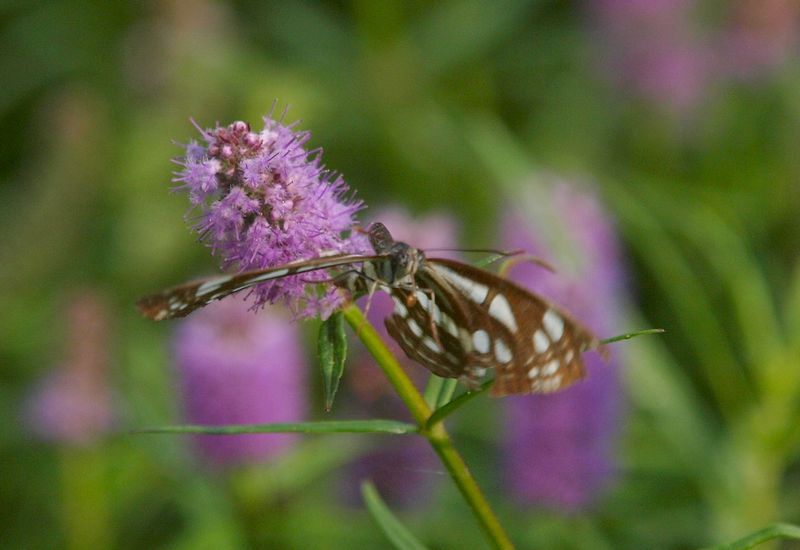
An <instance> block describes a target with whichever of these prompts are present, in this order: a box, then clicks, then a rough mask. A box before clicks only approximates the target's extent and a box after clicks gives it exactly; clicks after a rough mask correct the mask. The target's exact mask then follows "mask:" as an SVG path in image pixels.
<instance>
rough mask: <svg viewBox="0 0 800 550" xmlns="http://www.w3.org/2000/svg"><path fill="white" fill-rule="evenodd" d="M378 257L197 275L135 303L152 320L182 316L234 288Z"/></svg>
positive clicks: (334, 258) (347, 256)
mask: <svg viewBox="0 0 800 550" xmlns="http://www.w3.org/2000/svg"><path fill="white" fill-rule="evenodd" d="M380 258H382V256H364V255H359V254H338V255H332V256H323V257H320V258H312V259H309V260H301V261H297V262H292V263H288V264H284V265H281V266H277V267H272V268H268V269H257V270H252V271H244V272H242V273H236V274H233V275H220V276H217V277H210V278H207V279H199V280H197V281H193V282H191V283H186V284H183V285H181V286H177V287H173V288H170V289H167V290H165V291H163V292H159V293H157V294H152V295H150V296H145V297H144V298H142V299H141V300H139V301H138V302H137V304H136V305H137V306H138V307H139V310H140V311H141V312H142V314H143V315H144V316H145V317H149V318H150V319H154V320H156V321H161V320H162V319H172V318H174V317H185V316H186V315H188V314H190V313H191V312H192V311H194V310H196V309H198V308H201V307H203V306H205V305H206V304H209V303H211V302H213V301H214V300H220V299H222V298H224V297H226V296H229V295H231V294H233V293H235V292H239V291H240V290H245V289H247V288H252V287H254V286H256V285H258V284H261V283H263V282H265V281H269V280H272V279H278V278H280V277H287V276H291V275H298V274H300V273H305V272H308V271H315V270H318V269H327V268H331V267H337V266H342V265H347V264H358V263H363V262H366V261H370V260H375V259H380Z"/></svg>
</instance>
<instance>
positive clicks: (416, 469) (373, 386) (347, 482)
mask: <svg viewBox="0 0 800 550" xmlns="http://www.w3.org/2000/svg"><path fill="white" fill-rule="evenodd" d="M372 221H380V222H382V223H383V224H385V225H386V227H388V228H389V231H391V233H392V236H393V237H394V238H395V239H398V240H401V241H406V242H408V243H409V244H411V245H412V246H415V247H418V248H421V249H423V250H425V249H433V248H452V247H455V246H458V238H457V236H456V234H457V232H458V231H457V224H456V223H455V221H454V219H453V217H452V216H449V215H446V214H429V215H427V216H423V217H420V218H416V219H415V218H413V217H412V216H411V215H410V214H409V213H408V212H406V211H405V210H402V209H399V208H388V209H384V210H382V211H381V212H379V213H378V214H377V215H376V216H375V218H374V219H373V220H372ZM430 255H431V256H434V257H436V256H438V257H454V255H453V253H447V252H431V254H430ZM365 304H366V298H363V299H362V300H361V301H360V305H361V307H362V308H363V307H364V306H365ZM393 308H394V305H393V303H392V300H391V299H390V298H389V297H388V296H387V295H385V294H384V293H377V294H375V296H374V297H373V299H372V303H371V305H370V310H369V312H368V318H369V321H370V323H372V324H373V325H374V326H375V328H376V329H377V330H378V332H380V334H381V336H382V337H383V340H384V342H385V343H386V345H387V346H389V348H390V349H391V350H392V353H393V354H394V356H395V357H396V358H397V359H398V360H400V361H401V364H403V366H405V367H406V370H407V371H408V374H409V376H410V377H411V378H412V380H414V381H415V383H417V385H418V386H421V385H424V383H425V381H426V380H427V378H428V377H427V374H428V371H426V370H425V369H423V368H421V367H420V366H419V365H418V364H416V363H414V362H413V361H411V360H410V359H408V358H406V356H405V354H404V353H403V352H402V350H401V349H400V346H398V345H397V343H396V342H395V341H394V340H393V339H391V338H389V336H388V334H387V333H386V328H385V327H384V324H383V320H384V319H385V318H386V317H387V316H389V315H390V314H391V313H392V310H393ZM345 380H346V384H347V391H348V392H349V393H350V395H351V396H352V398H351V399H349V400H348V401H347V403H348V404H349V406H350V413H351V414H353V415H355V416H359V417H360V416H363V417H366V418H375V417H377V418H392V417H394V418H398V417H399V418H402V419H406V418H407V416H408V413H407V411H406V409H405V407H404V406H403V405H402V402H401V401H400V399H399V398H398V397H397V396H396V394H395V393H394V392H393V391H392V388H391V387H390V385H389V383H388V381H387V380H386V378H385V377H384V376H383V375H382V373H381V372H380V370H379V369H378V368H377V367H376V366H375V364H374V360H373V359H372V358H371V357H370V356H367V355H365V354H362V355H361V356H360V357H359V358H357V359H356V361H355V362H354V364H353V366H352V367H351V368H349V370H348V374H347V375H346V378H345ZM342 401H343V402H344V400H342ZM437 464H438V461H437V460H436V456H435V455H434V454H433V452H432V451H431V449H430V447H429V446H428V445H427V444H426V443H425V441H424V440H420V439H418V438H417V439H410V438H398V439H397V440H396V441H392V442H386V443H384V444H382V446H381V448H380V449H377V450H374V451H371V452H369V453H368V454H366V455H364V456H362V457H360V458H359V459H358V460H356V461H355V462H354V463H353V464H352V465H351V467H349V468H348V470H347V473H346V475H345V476H344V480H343V481H342V491H343V493H344V498H345V500H346V501H347V502H348V503H351V504H358V503H360V502H361V496H360V492H359V490H358V488H359V486H360V482H361V480H364V479H370V480H372V481H373V482H374V483H375V486H376V487H377V488H378V491H379V492H380V494H381V496H382V497H383V498H384V499H386V500H387V502H389V503H390V504H392V505H394V506H407V505H410V504H412V503H415V502H419V500H420V499H421V498H422V496H423V495H424V494H425V493H426V492H427V491H429V490H430V487H431V485H432V484H431V474H430V473H429V472H430V471H433V470H435V469H436V467H437Z"/></svg>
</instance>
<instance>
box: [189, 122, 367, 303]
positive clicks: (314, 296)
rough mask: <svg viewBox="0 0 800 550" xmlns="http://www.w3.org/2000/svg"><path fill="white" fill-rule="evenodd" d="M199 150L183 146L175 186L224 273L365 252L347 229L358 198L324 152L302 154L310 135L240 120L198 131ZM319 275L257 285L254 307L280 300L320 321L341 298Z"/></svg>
mask: <svg viewBox="0 0 800 550" xmlns="http://www.w3.org/2000/svg"><path fill="white" fill-rule="evenodd" d="M201 134H202V137H203V141H204V142H205V145H201V144H198V143H195V142H192V143H190V144H189V145H188V146H187V147H186V156H185V157H184V158H182V159H179V160H178V161H177V162H178V164H180V165H181V166H182V169H181V170H180V171H178V172H177V173H176V174H175V178H174V180H173V181H175V182H177V183H179V185H178V186H177V189H180V190H185V191H187V192H188V194H189V200H190V202H191V203H192V205H193V207H195V208H197V209H198V210H199V211H200V212H199V217H198V218H197V220H196V221H195V222H194V229H195V230H196V231H197V232H198V233H199V234H200V236H201V238H202V239H203V240H204V241H205V242H206V243H207V244H208V245H209V246H210V247H211V249H212V250H213V252H214V253H216V254H219V256H220V257H221V259H222V267H223V269H237V270H242V271H243V270H247V269H258V268H267V267H274V266H277V265H281V264H285V263H288V262H292V261H296V260H303V259H307V258H314V257H318V256H320V255H322V254H326V253H344V252H347V253H355V252H369V249H368V247H367V245H366V241H365V239H364V238H363V236H361V235H358V234H351V235H349V236H347V237H345V236H344V234H345V233H346V232H349V231H350V229H351V228H352V226H353V225H354V223H355V217H354V216H355V214H356V212H357V211H358V210H359V209H361V206H362V205H361V202H360V201H353V200H349V199H347V198H346V195H347V193H348V186H347V184H346V183H345V181H344V180H343V179H342V178H341V177H339V176H335V175H333V174H331V173H330V172H328V171H326V170H325V168H324V166H323V165H322V163H321V160H320V159H321V155H322V151H321V150H319V149H317V150H315V151H308V150H306V148H305V144H306V143H307V142H308V140H309V139H310V138H311V134H310V133H309V132H298V131H295V130H293V129H292V128H291V125H290V126H284V125H283V124H282V123H281V122H279V121H276V120H273V119H272V118H271V117H270V116H267V117H265V118H264V129H263V130H261V131H260V132H253V131H251V129H250V126H249V125H248V124H247V123H245V122H241V121H237V122H234V123H233V124H230V125H229V126H224V127H221V126H218V127H216V128H214V129H210V130H201ZM327 278H328V275H327V274H326V273H325V272H324V271H323V272H312V273H306V274H304V275H302V276H300V275H298V276H294V277H285V278H282V279H277V280H274V281H270V282H266V283H263V284H261V285H258V286H257V287H256V288H255V290H254V291H253V294H254V295H255V301H254V307H259V306H263V305H264V304H267V303H276V302H282V303H284V304H286V305H287V306H289V307H290V309H291V310H292V311H293V312H294V313H295V314H296V315H298V316H313V315H318V314H319V315H322V316H323V317H326V316H327V315H329V314H330V312H331V311H332V310H333V309H334V308H335V307H336V306H338V305H340V304H341V300H342V298H341V297H340V295H339V294H338V293H337V292H336V290H335V289H334V288H328V289H327V290H324V291H323V290H320V289H319V288H317V285H313V284H309V283H314V282H320V281H324V280H326V279H327Z"/></svg>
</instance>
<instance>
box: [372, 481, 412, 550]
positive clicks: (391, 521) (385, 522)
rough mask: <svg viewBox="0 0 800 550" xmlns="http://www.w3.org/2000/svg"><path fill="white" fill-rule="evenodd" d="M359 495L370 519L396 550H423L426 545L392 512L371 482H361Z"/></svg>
mask: <svg viewBox="0 0 800 550" xmlns="http://www.w3.org/2000/svg"><path fill="white" fill-rule="evenodd" d="M361 496H362V497H364V504H365V505H366V506H367V510H369V513H370V514H371V515H372V519H374V520H375V523H377V524H378V527H380V528H381V531H383V534H384V535H386V538H387V539H389V542H391V543H392V546H394V547H395V548H397V549H398V550H425V548H426V547H425V546H424V545H423V544H422V543H421V542H419V540H417V538H416V537H415V536H414V535H413V534H412V533H411V531H409V530H408V528H407V527H406V526H405V525H403V524H402V523H400V520H399V519H397V517H395V515H394V514H392V511H391V510H389V507H388V506H386V503H385V502H383V499H382V498H381V496H380V495H379V494H378V490H377V489H376V488H375V486H374V485H373V484H372V483H370V482H369V481H365V482H363V483H362V484H361Z"/></svg>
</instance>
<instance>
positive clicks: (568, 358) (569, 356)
mask: <svg viewBox="0 0 800 550" xmlns="http://www.w3.org/2000/svg"><path fill="white" fill-rule="evenodd" d="M573 357H575V354H574V353H573V352H572V350H569V351H568V352H567V354H566V355H565V356H564V362H565V363H570V362H571V361H572V358H573Z"/></svg>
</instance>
